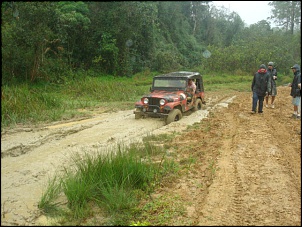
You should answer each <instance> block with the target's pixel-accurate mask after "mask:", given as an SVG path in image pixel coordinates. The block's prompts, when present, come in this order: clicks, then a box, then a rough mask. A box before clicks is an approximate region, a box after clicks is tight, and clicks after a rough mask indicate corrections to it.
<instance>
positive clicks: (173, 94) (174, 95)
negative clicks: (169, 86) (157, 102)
mask: <svg viewBox="0 0 302 227" xmlns="http://www.w3.org/2000/svg"><path fill="white" fill-rule="evenodd" d="M180 94H184V92H183V91H153V92H152V93H150V94H148V95H145V96H144V97H147V98H164V99H166V100H174V101H177V100H179V97H180Z"/></svg>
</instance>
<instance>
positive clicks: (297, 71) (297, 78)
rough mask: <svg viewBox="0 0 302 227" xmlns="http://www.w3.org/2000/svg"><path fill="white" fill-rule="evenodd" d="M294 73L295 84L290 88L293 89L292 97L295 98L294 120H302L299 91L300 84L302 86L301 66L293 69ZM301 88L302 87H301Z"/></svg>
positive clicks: (290, 85) (295, 66)
mask: <svg viewBox="0 0 302 227" xmlns="http://www.w3.org/2000/svg"><path fill="white" fill-rule="evenodd" d="M291 69H292V70H293V73H294V78H293V82H292V83H291V84H289V85H288V86H289V87H291V90H290V95H291V96H292V97H293V99H292V104H293V105H294V113H293V114H292V118H300V117H301V115H300V111H301V107H300V105H301V92H300V89H299V84H301V72H300V66H299V65H298V64H295V65H294V66H293V67H291ZM300 86H301V85H300Z"/></svg>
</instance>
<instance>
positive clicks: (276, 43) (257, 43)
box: [1, 1, 301, 84]
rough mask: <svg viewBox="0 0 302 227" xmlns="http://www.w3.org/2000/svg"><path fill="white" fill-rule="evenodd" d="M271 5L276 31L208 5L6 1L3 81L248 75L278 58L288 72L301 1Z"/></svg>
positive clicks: (296, 52) (294, 58)
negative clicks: (189, 72) (187, 72)
mask: <svg viewBox="0 0 302 227" xmlns="http://www.w3.org/2000/svg"><path fill="white" fill-rule="evenodd" d="M270 5H271V6H272V7H273V10H272V17H271V18H270V20H272V21H274V22H277V23H278V25H279V27H278V28H272V27H271V25H270V21H266V20H263V21H259V22H258V23H256V24H253V25H250V26H249V27H245V25H244V23H243V21H242V19H241V18H240V16H239V15H238V14H237V13H236V12H228V11H226V10H224V9H223V8H222V9H218V8H215V6H212V5H211V2H210V1H172V2H170V1H130V2H128V1H122V2H119V1H113V2H81V1H75V2H73V1H71V2H69V1H60V2H3V3H2V8H1V14H2V26H1V38H2V84H9V83H14V82H16V81H28V82H30V81H31V82H34V81H37V80H43V81H50V82H60V81H62V80H61V79H62V77H64V76H66V75H69V74H66V72H67V71H70V70H71V71H72V70H97V71H98V72H100V76H101V75H104V74H111V75H115V76H131V75H133V74H134V73H137V72H140V71H143V70H146V69H149V70H152V71H159V72H166V71H170V70H173V71H176V70H181V69H193V68H195V67H200V66H202V67H203V69H204V70H205V71H207V70H208V71H213V70H217V72H235V71H236V70H238V69H240V70H242V71H245V72H248V73H249V72H253V71H255V70H256V69H257V67H258V66H259V65H260V64H261V63H267V62H269V61H273V62H276V63H277V65H278V67H279V70H284V71H286V70H288V68H289V66H291V65H293V64H294V63H300V61H301V51H300V49H301V34H300V31H301V2H300V1H285V2H284V1H283V2H282V1H281V2H279V1H272V2H270ZM206 51H207V52H210V53H211V56H210V57H208V58H206V57H205V55H204V53H205V52H206Z"/></svg>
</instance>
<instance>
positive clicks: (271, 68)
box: [265, 62, 277, 109]
mask: <svg viewBox="0 0 302 227" xmlns="http://www.w3.org/2000/svg"><path fill="white" fill-rule="evenodd" d="M267 68H268V69H267V72H268V74H269V83H270V84H271V90H270V91H268V94H267V96H265V104H266V105H265V106H266V107H268V98H269V96H271V108H273V109H274V108H275V104H274V101H275V98H276V95H277V85H276V80H277V70H276V68H274V62H269V63H268V64H267Z"/></svg>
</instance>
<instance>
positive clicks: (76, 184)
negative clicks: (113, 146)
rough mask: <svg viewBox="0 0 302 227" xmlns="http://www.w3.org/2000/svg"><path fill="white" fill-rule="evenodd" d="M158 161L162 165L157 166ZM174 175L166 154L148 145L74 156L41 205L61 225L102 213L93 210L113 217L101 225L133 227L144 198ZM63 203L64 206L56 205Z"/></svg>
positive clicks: (171, 163) (55, 180) (173, 167)
mask: <svg viewBox="0 0 302 227" xmlns="http://www.w3.org/2000/svg"><path fill="white" fill-rule="evenodd" d="M154 150H156V152H154ZM155 157H157V159H159V160H160V162H154V159H153V160H152V158H155ZM174 171H175V165H174V164H173V162H171V161H169V160H166V159H165V152H164V149H161V150H160V148H158V147H156V146H152V145H151V144H150V143H142V144H131V145H130V146H129V147H124V148H123V147H122V146H120V145H119V146H118V148H117V150H109V151H107V152H105V153H102V152H99V153H98V154H95V155H92V154H87V153H86V154H85V155H84V156H80V155H79V154H74V156H73V158H72V164H71V165H70V166H69V167H68V168H65V170H64V172H63V174H57V175H56V176H55V177H54V178H53V179H52V180H50V181H49V183H48V185H47V188H46V190H45V192H44V193H43V195H42V197H41V199H40V202H39V204H38V206H39V208H40V209H41V211H43V213H44V214H45V215H47V216H49V217H61V221H60V222H61V224H63V225H65V224H66V223H69V224H70V223H73V224H75V223H81V222H83V221H84V220H86V219H87V218H89V217H90V216H93V215H94V214H95V212H96V211H97V210H98V209H94V207H98V208H99V209H100V210H103V211H104V213H103V214H104V215H105V216H109V217H110V223H102V224H104V225H105V224H110V225H112V224H113V225H129V224H130V222H129V217H133V213H135V212H137V211H135V207H136V206H137V204H138V203H139V201H140V199H142V198H143V197H145V196H147V195H148V194H150V193H151V192H152V191H153V189H154V187H155V185H156V184H157V182H160V180H161V178H162V177H163V176H164V175H166V174H167V173H168V172H174ZM62 200H63V201H67V202H66V206H62V203H59V202H58V201H62ZM62 215H63V216H64V218H62ZM99 224H100V223H99Z"/></svg>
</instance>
